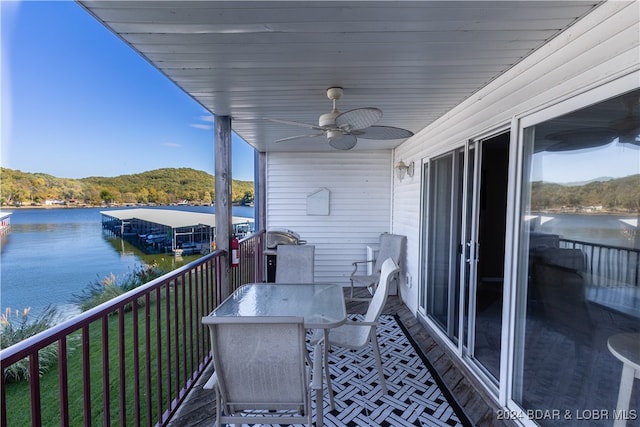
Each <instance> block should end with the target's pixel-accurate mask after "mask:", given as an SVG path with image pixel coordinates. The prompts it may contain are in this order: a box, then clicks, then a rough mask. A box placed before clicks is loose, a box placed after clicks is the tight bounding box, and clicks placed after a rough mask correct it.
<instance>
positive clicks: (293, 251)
mask: <svg viewBox="0 0 640 427" xmlns="http://www.w3.org/2000/svg"><path fill="white" fill-rule="evenodd" d="M315 248H316V247H315V246H314V245H279V246H278V248H277V250H276V283H313V269H314V257H315Z"/></svg>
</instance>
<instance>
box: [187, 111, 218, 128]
mask: <svg viewBox="0 0 640 427" xmlns="http://www.w3.org/2000/svg"><path fill="white" fill-rule="evenodd" d="M198 120H200V121H201V122H204V123H192V124H191V125H190V126H191V127H192V128H195V129H201V130H212V129H213V121H214V117H213V116H212V115H211V114H209V115H206V116H200V117H198Z"/></svg>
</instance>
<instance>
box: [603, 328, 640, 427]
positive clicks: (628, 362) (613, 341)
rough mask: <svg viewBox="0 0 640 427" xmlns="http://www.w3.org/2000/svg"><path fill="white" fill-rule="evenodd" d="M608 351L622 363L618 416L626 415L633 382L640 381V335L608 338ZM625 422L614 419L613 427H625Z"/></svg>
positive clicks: (622, 418)
mask: <svg viewBox="0 0 640 427" xmlns="http://www.w3.org/2000/svg"><path fill="white" fill-rule="evenodd" d="M607 347H609V351H610V352H611V354H613V355H614V356H615V357H616V358H618V359H619V360H620V361H622V363H623V365H622V376H621V377H620V389H619V391H618V404H617V406H616V411H617V413H618V414H620V415H621V414H624V413H628V411H629V402H630V400H631V390H632V389H633V380H634V379H636V378H637V379H640V334H636V333H626V334H618V335H613V336H611V337H609V339H608V341H607ZM626 424H627V421H626V420H625V419H624V417H622V416H618V417H616V420H615V421H614V423H613V426H614V427H625V426H626Z"/></svg>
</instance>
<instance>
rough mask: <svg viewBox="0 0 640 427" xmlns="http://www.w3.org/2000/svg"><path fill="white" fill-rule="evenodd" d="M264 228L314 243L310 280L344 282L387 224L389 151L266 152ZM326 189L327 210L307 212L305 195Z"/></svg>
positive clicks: (388, 222) (388, 225) (387, 226)
mask: <svg viewBox="0 0 640 427" xmlns="http://www.w3.org/2000/svg"><path fill="white" fill-rule="evenodd" d="M266 169H267V185H266V191H267V227H266V228H267V229H270V228H287V229H290V230H292V231H295V232H296V233H298V234H300V238H301V239H303V240H306V241H307V243H308V244H311V245H315V246H316V252H315V280H316V281H317V282H338V283H342V284H348V283H349V275H350V274H351V271H352V266H351V263H352V262H353V261H363V260H365V259H366V246H367V245H371V244H375V243H377V241H378V236H379V235H380V233H383V232H388V231H391V230H390V224H391V208H390V206H391V174H392V168H391V151H368V152H362V151H359V152H350V151H335V152H321V153H320V152H319V153H294V152H288V153H268V155H267V168H266ZM321 189H327V190H329V215H326V216H325V215H320V216H318V215H308V214H307V196H309V195H311V194H313V193H315V192H317V191H318V190H321Z"/></svg>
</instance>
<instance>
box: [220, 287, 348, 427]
mask: <svg viewBox="0 0 640 427" xmlns="http://www.w3.org/2000/svg"><path fill="white" fill-rule="evenodd" d="M210 316H297V317H303V318H304V326H305V328H307V329H322V330H323V331H324V338H325V339H324V340H323V342H328V339H327V337H328V334H329V329H331V328H335V327H337V326H340V325H341V324H343V323H344V322H345V321H346V318H347V312H346V307H345V300H344V293H343V290H342V286H340V285H337V284H309V283H294V284H289V283H287V284H275V283H249V284H246V285H243V286H241V287H239V288H238V289H236V291H235V292H234V293H233V294H231V295H230V296H229V297H228V298H227V299H226V300H225V301H223V302H222V304H220V305H219V306H218V307H217V308H216V309H215V310H214V311H213V312H211V314H210ZM321 347H322V342H318V343H316V344H315V348H314V352H313V367H312V369H313V373H314V376H319V378H318V380H319V381H320V387H319V388H318V389H316V426H321V425H322V422H323V397H322V396H323V392H322V369H323V368H322V367H323V363H322V362H323V360H322V358H323V357H326V356H327V355H326V350H327V349H326V347H325V349H324V351H323V349H322V348H321ZM326 376H327V387H328V388H329V396H331V395H332V392H331V382H330V376H329V373H328V372H327V373H326ZM332 405H333V402H332Z"/></svg>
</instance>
